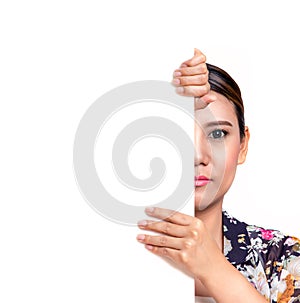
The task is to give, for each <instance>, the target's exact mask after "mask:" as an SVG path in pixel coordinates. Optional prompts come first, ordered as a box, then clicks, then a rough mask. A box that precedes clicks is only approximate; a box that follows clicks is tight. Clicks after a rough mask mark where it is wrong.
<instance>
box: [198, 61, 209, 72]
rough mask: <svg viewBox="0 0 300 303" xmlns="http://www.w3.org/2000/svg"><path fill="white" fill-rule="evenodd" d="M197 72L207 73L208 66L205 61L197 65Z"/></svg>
mask: <svg viewBox="0 0 300 303" xmlns="http://www.w3.org/2000/svg"><path fill="white" fill-rule="evenodd" d="M197 72H198V73H199V74H206V73H207V66H206V64H205V63H202V64H199V65H198V67H197Z"/></svg>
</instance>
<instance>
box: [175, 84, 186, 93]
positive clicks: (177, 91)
mask: <svg viewBox="0 0 300 303" xmlns="http://www.w3.org/2000/svg"><path fill="white" fill-rule="evenodd" d="M183 92H184V88H183V87H182V86H180V87H177V88H176V93H177V94H183Z"/></svg>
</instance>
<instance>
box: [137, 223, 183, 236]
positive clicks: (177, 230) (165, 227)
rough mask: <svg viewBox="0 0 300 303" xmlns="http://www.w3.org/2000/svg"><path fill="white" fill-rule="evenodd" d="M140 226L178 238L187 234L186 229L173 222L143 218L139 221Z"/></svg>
mask: <svg viewBox="0 0 300 303" xmlns="http://www.w3.org/2000/svg"><path fill="white" fill-rule="evenodd" d="M138 226H139V228H140V229H144V230H150V231H155V232H158V233H162V234H166V235H169V236H173V237H177V238H182V237H184V236H186V232H185V229H183V228H182V226H181V225H177V224H173V223H171V222H166V221H150V220H143V221H140V222H138Z"/></svg>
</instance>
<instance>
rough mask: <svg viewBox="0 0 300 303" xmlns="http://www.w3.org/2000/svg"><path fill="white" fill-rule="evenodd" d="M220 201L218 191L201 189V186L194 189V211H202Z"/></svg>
mask: <svg viewBox="0 0 300 303" xmlns="http://www.w3.org/2000/svg"><path fill="white" fill-rule="evenodd" d="M219 202H222V199H220V198H219V197H218V192H217V193H214V192H211V191H202V190H201V188H200V190H198V189H197V188H196V190H195V211H203V210H205V209H207V208H209V207H211V206H212V205H215V204H217V203H219Z"/></svg>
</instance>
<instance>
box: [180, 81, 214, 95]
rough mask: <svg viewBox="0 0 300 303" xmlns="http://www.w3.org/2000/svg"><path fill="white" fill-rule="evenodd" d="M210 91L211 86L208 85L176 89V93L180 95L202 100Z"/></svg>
mask: <svg viewBox="0 0 300 303" xmlns="http://www.w3.org/2000/svg"><path fill="white" fill-rule="evenodd" d="M209 90H210V85H209V83H207V84H206V85H200V86H194V85H193V86H180V87H178V88H176V92H177V94H179V95H182V96H187V97H198V98H201V97H203V96H205V95H206V94H208V92H209Z"/></svg>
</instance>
